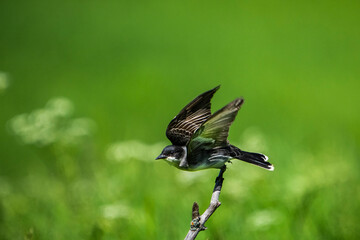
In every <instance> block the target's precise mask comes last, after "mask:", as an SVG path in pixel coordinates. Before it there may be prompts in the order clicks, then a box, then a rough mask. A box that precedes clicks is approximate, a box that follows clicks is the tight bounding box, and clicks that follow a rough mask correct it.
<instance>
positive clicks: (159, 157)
mask: <svg viewBox="0 0 360 240" xmlns="http://www.w3.org/2000/svg"><path fill="white" fill-rule="evenodd" d="M164 158H166V156H165V155H163V154H160V155H159V156H158V157H157V158H155V160H159V159H164Z"/></svg>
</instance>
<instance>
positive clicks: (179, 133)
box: [166, 86, 220, 146]
mask: <svg viewBox="0 0 360 240" xmlns="http://www.w3.org/2000/svg"><path fill="white" fill-rule="evenodd" d="M219 88H220V86H217V87H216V88H214V89H211V90H209V91H207V92H204V93H203V94H201V95H199V96H197V97H196V98H195V99H194V100H192V101H191V102H190V103H189V104H188V105H186V106H185V107H184V108H183V109H182V110H181V111H180V113H179V114H178V115H176V117H175V118H174V119H173V120H172V121H171V122H170V124H169V125H168V127H167V129H166V136H167V138H168V139H169V140H170V141H171V143H172V144H173V145H179V146H185V145H186V144H187V143H188V142H189V140H190V138H191V136H192V135H193V133H194V132H195V131H196V130H197V129H198V128H199V127H200V126H201V124H203V123H204V122H205V121H206V120H207V119H208V118H209V117H210V116H211V103H210V100H211V98H212V97H213V95H214V93H215V92H216V91H217V90H218V89H219Z"/></svg>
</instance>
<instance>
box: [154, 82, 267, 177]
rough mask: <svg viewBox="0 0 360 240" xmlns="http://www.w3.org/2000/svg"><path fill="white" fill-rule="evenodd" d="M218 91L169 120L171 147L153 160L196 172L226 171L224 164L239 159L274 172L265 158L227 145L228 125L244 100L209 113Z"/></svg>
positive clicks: (200, 96)
mask: <svg viewBox="0 0 360 240" xmlns="http://www.w3.org/2000/svg"><path fill="white" fill-rule="evenodd" d="M219 88H220V86H217V87H215V88H213V89H211V90H209V91H206V92H204V93H202V94H200V95H199V96H197V97H196V98H195V99H194V100H192V101H191V102H190V103H189V104H187V105H186V106H185V107H184V108H183V109H182V110H181V111H180V112H179V114H177V115H176V116H175V117H174V118H173V119H172V120H171V122H170V123H169V125H168V127H167V129H166V136H167V138H168V139H169V140H170V142H171V143H172V145H169V146H166V147H165V148H164V149H163V150H162V152H161V154H160V155H159V156H158V157H157V158H156V160H159V159H162V160H165V161H166V162H168V163H169V164H170V165H172V166H175V167H176V168H178V169H180V170H185V171H198V170H203V169H209V168H215V169H222V168H224V167H225V168H226V163H228V162H230V160H233V159H238V160H242V161H245V162H248V163H251V164H254V165H256V166H259V167H261V168H264V169H267V170H270V171H273V170H274V166H273V165H272V164H271V163H270V162H268V157H267V156H266V155H264V154H261V153H255V152H246V151H243V150H240V149H239V148H238V147H236V146H234V145H232V144H230V143H229V141H228V139H227V138H228V133H229V129H230V126H231V124H232V123H233V121H234V120H235V117H236V115H237V113H238V111H239V109H240V107H241V106H242V105H243V103H244V99H243V98H236V99H235V100H233V101H232V102H230V103H229V104H227V105H226V106H224V107H223V108H221V109H220V110H218V111H216V112H215V113H214V114H211V99H212V97H213V96H214V94H215V92H216V91H217V90H218V89H219Z"/></svg>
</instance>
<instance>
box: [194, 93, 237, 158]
mask: <svg viewBox="0 0 360 240" xmlns="http://www.w3.org/2000/svg"><path fill="white" fill-rule="evenodd" d="M243 103H244V99H242V98H237V99H235V100H234V101H232V102H231V103H229V104H228V105H226V106H225V107H223V108H222V109H220V110H218V111H217V112H216V113H214V114H213V115H212V116H211V117H210V118H209V119H208V120H207V121H206V122H205V123H204V124H203V125H201V127H200V128H199V129H198V130H197V131H196V132H195V133H194V134H193V136H192V137H191V139H190V141H189V143H188V149H189V154H190V153H191V152H192V153H194V154H196V152H197V151H201V150H205V149H212V148H214V147H222V146H226V145H227V144H228V141H227V137H228V133H229V128H230V125H231V124H232V122H233V121H234V120H235V117H236V115H237V113H238V111H239V109H240V107H241V105H242V104H243Z"/></svg>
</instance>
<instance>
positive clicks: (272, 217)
mask: <svg viewBox="0 0 360 240" xmlns="http://www.w3.org/2000/svg"><path fill="white" fill-rule="evenodd" d="M281 218H282V215H281V213H280V212H279V211H277V210H271V209H265V210H260V211H256V212H254V213H252V214H251V215H250V216H249V217H248V218H247V220H246V221H247V224H248V225H249V227H250V228H251V229H253V230H265V229H268V228H269V227H270V226H272V225H276V224H278V223H279V222H280V220H281Z"/></svg>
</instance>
